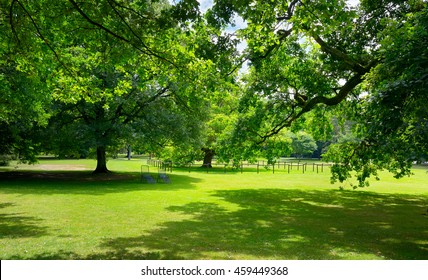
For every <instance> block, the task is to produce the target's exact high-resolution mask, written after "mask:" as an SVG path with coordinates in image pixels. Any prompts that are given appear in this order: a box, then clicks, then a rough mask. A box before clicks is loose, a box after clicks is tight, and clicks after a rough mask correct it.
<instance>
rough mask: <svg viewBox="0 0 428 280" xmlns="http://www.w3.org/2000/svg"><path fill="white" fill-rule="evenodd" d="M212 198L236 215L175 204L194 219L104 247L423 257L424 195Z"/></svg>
mask: <svg viewBox="0 0 428 280" xmlns="http://www.w3.org/2000/svg"><path fill="white" fill-rule="evenodd" d="M213 195H214V196H216V197H218V198H220V199H222V200H225V201H227V202H230V203H234V204H236V205H238V207H239V208H238V210H235V211H228V209H226V208H224V207H222V206H220V205H218V204H215V203H204V202H194V203H189V204H187V205H184V206H173V207H170V208H169V210H170V211H172V212H180V213H184V214H187V215H191V218H189V219H187V220H182V221H176V222H167V223H164V224H162V225H160V228H159V229H156V230H154V231H152V232H150V233H148V234H144V235H141V236H139V237H135V238H116V239H110V240H106V241H105V242H104V243H103V244H101V247H102V248H103V249H107V250H109V251H110V252H117V253H119V252H121V251H132V250H141V248H145V250H146V251H157V252H161V254H160V255H159V256H156V258H157V259H164V258H168V259H183V258H184V259H212V258H217V259H228V258H230V259H236V258H244V259H248V258H249V259H253V258H263V259H428V218H427V216H426V215H425V214H426V207H427V201H426V198H421V197H416V196H406V195H381V194H374V193H368V192H355V191H354V192H352V191H349V192H348V191H312V192H304V191H300V190H278V189H269V190H233V191H217V192H215V193H214V194H213ZM116 255H117V254H116ZM125 257H126V255H125Z"/></svg>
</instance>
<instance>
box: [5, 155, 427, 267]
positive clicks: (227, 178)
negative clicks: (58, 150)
mask: <svg viewBox="0 0 428 280" xmlns="http://www.w3.org/2000/svg"><path fill="white" fill-rule="evenodd" d="M142 163H143V161H142V160H139V159H134V160H131V161H127V160H125V159H116V160H111V161H109V164H108V165H109V168H110V170H112V171H114V173H113V174H109V175H107V176H105V175H91V172H90V171H91V170H92V169H93V168H94V167H95V161H93V160H42V161H40V163H39V164H37V165H34V166H26V165H19V166H11V167H8V168H1V169H0V258H1V259H3V260H4V259H424V260H426V259H428V215H427V214H428V212H427V209H428V173H427V169H425V168H422V167H419V168H415V170H414V173H415V175H414V176H412V177H410V178H404V179H400V180H396V179H393V178H392V176H390V175H389V174H387V173H385V174H384V173H382V176H381V181H374V182H372V183H371V186H370V187H369V188H365V189H359V190H352V189H350V188H346V185H345V190H340V189H339V185H331V184H330V179H329V176H330V174H329V172H327V171H328V170H324V172H323V173H318V174H317V173H316V172H313V171H312V169H311V168H308V170H307V172H306V173H305V174H302V172H301V171H297V170H295V169H293V170H292V171H291V172H290V174H288V173H287V172H286V171H284V170H281V169H278V170H276V171H275V174H272V171H271V170H262V171H261V172H260V174H257V173H256V172H245V171H244V173H242V174H241V173H240V172H227V173H226V174H224V173H223V171H222V168H219V169H214V170H211V171H210V173H209V174H207V173H206V172H205V171H203V170H199V171H198V170H197V169H194V170H192V172H191V173H189V172H188V170H187V169H182V170H180V169H175V170H174V171H173V173H172V174H169V175H170V178H171V180H172V183H171V184H163V183H158V184H144V183H142V182H141V180H140V166H141V164H142ZM151 170H156V169H155V168H151Z"/></svg>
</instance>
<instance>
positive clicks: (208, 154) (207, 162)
mask: <svg viewBox="0 0 428 280" xmlns="http://www.w3.org/2000/svg"><path fill="white" fill-rule="evenodd" d="M202 151H203V152H204V153H205V155H204V163H203V164H202V167H206V168H212V167H213V166H212V161H213V157H214V155H215V151H214V150H211V149H208V148H203V149H202Z"/></svg>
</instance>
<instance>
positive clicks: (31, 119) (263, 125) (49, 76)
mask: <svg viewBox="0 0 428 280" xmlns="http://www.w3.org/2000/svg"><path fill="white" fill-rule="evenodd" d="M237 18H239V19H241V20H242V21H244V22H245V23H246V25H245V27H240V28H238V29H234V31H233V32H230V31H227V30H230V27H231V26H233V25H234V24H235V23H236V20H237ZM427 27H428V15H427V3H426V1H423V0H412V1H397V0H375V1H368V0H361V1H359V4H358V5H350V4H349V3H348V2H347V1H344V0H333V1H331V0H318V1H313V0H289V1H279V0H274V1H261V0H236V1H226V0H216V1H213V5H212V6H211V7H210V8H209V9H208V10H206V11H205V10H204V11H201V8H200V5H199V2H198V1H196V0H182V1H166V0H152V1H138V0H101V1H84V2H78V1H75V0H58V1H47V0H40V1H32V0H10V1H6V0H2V1H1V7H0V34H1V37H0V92H1V95H0V133H1V139H0V154H3V155H8V154H15V155H19V158H20V160H22V161H27V162H34V161H35V160H36V156H37V155H38V154H40V153H41V152H49V153H53V154H57V155H71V154H77V155H88V153H90V152H91V153H93V154H94V156H96V158H97V167H96V170H95V172H99V173H103V172H108V168H107V155H108V152H109V151H111V150H114V149H117V147H118V146H125V145H136V146H139V147H141V148H142V149H144V150H146V151H150V152H154V153H158V154H159V155H162V154H163V155H164V156H165V157H166V156H171V155H174V156H175V157H177V158H181V159H183V160H191V159H192V158H194V157H198V156H202V157H203V156H204V157H206V160H207V161H208V160H209V158H210V157H212V156H214V155H216V156H217V157H219V158H221V159H222V160H223V161H227V162H239V161H242V160H248V159H251V158H255V157H259V156H263V157H266V158H267V159H268V160H274V159H275V158H276V157H278V156H281V155H283V154H284V153H287V152H290V150H291V143H292V142H293V141H292V137H290V135H291V134H290V133H294V135H303V134H302V132H301V131H305V133H308V134H310V135H312V137H313V138H314V139H315V140H318V141H319V142H323V143H329V144H331V145H329V149H328V151H327V152H326V154H325V155H324V157H326V158H328V159H329V160H331V161H333V162H335V163H336V164H335V165H334V166H333V167H332V171H333V175H332V179H333V181H337V180H338V181H344V180H347V179H348V178H350V177H351V176H352V175H351V174H356V175H355V176H356V178H357V180H358V182H359V186H364V185H365V184H366V181H367V179H368V178H369V177H370V176H377V172H378V170H381V169H387V170H389V171H391V172H393V173H394V174H395V175H396V176H397V177H401V176H405V175H409V174H410V173H411V171H410V168H411V164H412V162H414V161H424V160H425V157H426V155H427V151H428V141H427V139H428V137H427V136H428V111H427V110H428V109H427V108H428V107H427V106H426V102H427V101H428V100H427V99H428V94H427V80H428V72H427V71H428V70H427V69H428V65H427V64H428V55H427V49H428V48H427V46H428V44H427V38H428V31H427V30H428V28H427ZM242 42H245V44H246V47H245V49H244V50H241V48H240V47H239V45H240V43H242ZM243 65H247V67H246V68H247V70H246V71H245V72H244V73H241V72H240V69H241V68H242V67H243ZM339 136H341V137H339ZM290 139H291V140H290ZM354 171H355V172H354Z"/></svg>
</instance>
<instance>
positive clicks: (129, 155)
mask: <svg viewBox="0 0 428 280" xmlns="http://www.w3.org/2000/svg"><path fill="white" fill-rule="evenodd" d="M131 151H132V150H131V145H127V146H126V152H127V155H126V156H127V158H128V160H131Z"/></svg>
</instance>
